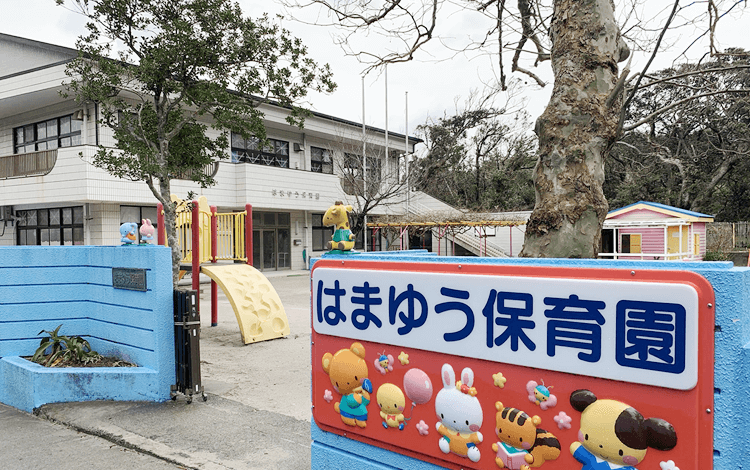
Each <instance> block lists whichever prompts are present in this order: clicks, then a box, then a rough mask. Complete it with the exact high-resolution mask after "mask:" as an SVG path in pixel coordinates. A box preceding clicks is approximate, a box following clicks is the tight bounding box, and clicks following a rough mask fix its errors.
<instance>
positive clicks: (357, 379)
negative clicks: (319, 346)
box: [323, 343, 372, 428]
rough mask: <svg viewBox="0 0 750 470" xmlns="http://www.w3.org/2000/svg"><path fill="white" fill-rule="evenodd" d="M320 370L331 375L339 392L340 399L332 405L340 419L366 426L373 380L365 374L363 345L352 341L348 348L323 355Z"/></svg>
mask: <svg viewBox="0 0 750 470" xmlns="http://www.w3.org/2000/svg"><path fill="white" fill-rule="evenodd" d="M323 370H324V371H325V373H326V374H328V377H329V378H330V379H331V385H333V388H334V389H335V390H336V391H337V392H338V393H340V394H341V402H336V403H335V404H334V405H333V408H334V409H335V410H336V412H337V413H339V414H340V415H341V421H343V422H344V424H346V425H349V426H359V427H360V428H364V427H366V426H367V405H368V404H369V403H370V393H372V383H371V382H370V379H368V378H367V363H366V362H365V348H364V346H362V345H361V344H360V343H352V346H351V347H350V348H349V349H341V350H339V351H338V352H336V353H335V354H331V353H325V354H324V355H323Z"/></svg>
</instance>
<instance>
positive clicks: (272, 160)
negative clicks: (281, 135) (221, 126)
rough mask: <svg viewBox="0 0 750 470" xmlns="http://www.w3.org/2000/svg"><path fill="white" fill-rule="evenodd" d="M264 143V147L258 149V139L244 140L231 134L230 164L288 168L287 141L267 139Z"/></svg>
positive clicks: (235, 134)
mask: <svg viewBox="0 0 750 470" xmlns="http://www.w3.org/2000/svg"><path fill="white" fill-rule="evenodd" d="M266 142H267V143H266V145H265V146H264V147H263V148H262V149H260V148H259V146H260V145H259V144H260V139H258V138H257V137H250V138H249V139H244V138H243V137H242V136H241V135H240V134H237V133H235V132H232V135H231V139H230V145H231V153H232V163H253V164H256V165H265V166H275V167H279V168H289V141H286V140H281V139H272V138H269V139H266Z"/></svg>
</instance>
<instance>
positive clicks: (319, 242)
mask: <svg viewBox="0 0 750 470" xmlns="http://www.w3.org/2000/svg"><path fill="white" fill-rule="evenodd" d="M333 230H334V227H324V226H323V214H313V215H312V249H313V251H322V250H326V249H327V247H326V243H328V242H329V241H331V237H332V236H333Z"/></svg>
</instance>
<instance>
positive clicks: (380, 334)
mask: <svg viewBox="0 0 750 470" xmlns="http://www.w3.org/2000/svg"><path fill="white" fill-rule="evenodd" d="M340 274H341V273H340V270H337V269H330V268H329V269H326V268H320V269H316V270H315V272H314V276H313V286H312V288H313V299H314V301H313V310H314V315H313V323H314V327H315V330H316V331H317V332H319V333H323V334H328V335H334V336H340V337H346V338H353V339H361V340H367V341H379V342H387V343H390V344H393V345H398V346H411V347H415V348H419V349H423V350H427V351H435V352H442V353H447V354H453V355H457V356H467V357H475V358H479V359H487V360H490V361H496V362H504V363H512V364H517V365H522V366H528V367H536V368H539V369H546V370H555V371H560V372H568V373H573V374H579V375H587V376H592V377H601V378H607V379H613V380H620V381H624V382H634V383H642V384H649V385H657V386H660V387H666V388H674V389H680V390H689V389H691V388H693V387H694V386H695V384H696V381H697V376H698V375H697V370H698V357H697V354H698V350H697V348H695V347H688V345H693V346H694V345H695V344H696V343H697V338H698V315H697V311H698V296H697V293H696V291H695V289H694V288H692V287H691V286H689V285H685V284H663V283H658V284H656V283H646V282H633V281H615V280H596V279H573V280H571V279H559V278H543V277H507V276H506V277H495V276H486V275H481V274H475V275H471V274H466V275H459V276H456V275H453V274H448V273H434V272H419V273H415V272H389V271H382V270H356V271H352V272H350V273H347V275H346V276H341V275H340ZM386 338H387V339H386Z"/></svg>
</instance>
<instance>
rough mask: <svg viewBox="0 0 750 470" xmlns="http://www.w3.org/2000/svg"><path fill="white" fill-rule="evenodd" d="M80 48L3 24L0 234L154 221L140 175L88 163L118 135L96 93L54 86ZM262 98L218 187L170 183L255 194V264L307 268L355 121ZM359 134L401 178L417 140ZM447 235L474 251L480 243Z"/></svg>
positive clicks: (371, 170)
mask: <svg viewBox="0 0 750 470" xmlns="http://www.w3.org/2000/svg"><path fill="white" fill-rule="evenodd" d="M76 55H77V51H76V50H74V49H70V48H66V47H61V46H57V45H52V44H47V43H43V42H39V41H34V40H29V39H25V38H20V37H15V36H9V35H5V34H0V245H84V244H85V245H118V244H119V243H120V234H119V230H118V229H119V226H120V224H121V223H123V222H137V223H139V222H140V221H141V219H145V218H149V219H151V220H152V222H154V223H155V222H156V219H157V217H156V202H157V201H156V199H155V198H154V196H153V194H152V193H151V191H150V190H149V188H148V187H147V185H146V183H144V182H141V181H128V180H124V179H119V178H116V177H114V176H111V175H110V174H108V173H107V172H105V171H104V170H102V169H99V168H96V167H94V166H93V165H91V164H90V163H89V161H90V157H91V156H92V155H93V154H94V152H95V151H96V149H97V147H98V146H104V147H114V146H115V142H114V137H113V132H112V130H111V129H110V128H108V127H106V126H104V125H102V124H101V123H99V117H100V112H101V110H100V109H99V105H98V104H97V103H89V104H86V105H85V106H80V105H77V104H76V103H75V102H74V101H73V100H72V98H64V97H63V96H62V95H61V94H60V92H61V91H63V90H64V89H65V87H64V82H65V81H66V79H67V77H66V75H65V68H66V65H67V63H68V62H69V61H70V60H71V59H73V58H74V57H76ZM261 109H262V111H263V113H264V115H265V126H266V129H267V135H268V146H266V147H265V148H262V149H258V148H257V146H255V145H254V142H252V141H247V140H244V139H242V138H241V136H239V135H232V136H231V143H230V148H227V149H226V153H227V159H225V160H222V161H220V162H215V163H214V164H213V166H212V167H211V168H210V169H209V171H212V172H215V179H216V182H217V184H216V185H215V186H212V187H210V188H207V189H201V188H200V186H199V185H197V184H195V183H193V182H191V181H189V180H179V179H175V180H172V192H173V193H174V194H175V195H177V196H180V197H185V196H186V195H187V194H188V192H190V191H192V192H194V193H195V194H197V195H204V196H206V197H207V199H208V202H209V204H211V205H214V206H217V208H218V211H219V212H235V211H238V212H239V211H243V210H244V209H245V205H246V204H251V205H252V207H253V240H254V249H253V251H254V256H253V262H254V265H255V266H256V267H257V268H258V269H261V270H264V271H267V270H283V269H295V270H297V269H304V268H305V267H306V266H307V264H306V260H308V259H309V258H310V257H312V256H316V255H319V254H321V253H323V251H324V250H325V242H326V241H327V240H329V239H330V234H331V229H330V228H325V227H323V226H322V215H323V213H324V212H325V210H326V209H327V208H328V207H329V206H331V205H332V204H333V203H334V202H335V201H338V200H341V201H344V202H345V203H348V204H351V203H352V202H353V198H354V196H353V195H351V194H347V191H345V187H346V186H347V184H344V183H345V180H344V179H343V178H342V177H341V174H340V173H341V171H342V169H343V168H346V160H347V159H348V158H358V159H360V161H361V153H362V139H363V137H362V125H361V124H360V123H356V122H351V121H347V120H345V119H341V118H337V117H334V116H329V115H326V114H322V113H316V112H313V113H312V115H311V116H310V117H308V118H307V119H306V120H305V126H304V128H302V129H300V128H297V127H294V126H290V125H289V124H288V123H287V122H286V120H285V118H286V116H287V110H286V109H284V108H282V107H278V106H273V105H262V106H261ZM209 132H210V131H209ZM365 140H366V149H367V150H366V152H367V155H368V158H367V170H366V172H367V178H368V179H369V180H370V181H372V179H371V178H378V179H382V180H383V181H384V184H388V178H398V177H403V173H402V174H401V175H399V174H398V172H397V171H394V170H395V169H398V168H401V171H402V172H403V167H404V154H405V152H406V153H409V154H411V153H413V152H414V147H415V145H417V144H419V143H420V142H421V140H420V139H418V138H416V137H411V136H410V137H408V139H407V138H406V136H404V135H403V134H397V133H392V132H391V133H389V142H388V158H387V161H386V156H385V153H386V152H385V147H386V133H385V131H384V130H382V129H376V128H372V127H370V126H368V127H367V128H366V138H365ZM407 140H408V148H407ZM345 154H346V158H345V156H344V155H345ZM337 163H338V164H337ZM386 169H389V170H388V172H387V173H388V174H386ZM349 192H352V191H349ZM405 200H406V198H405V197H400V201H399V202H398V203H396V204H392V205H383V206H379V207H377V208H376V209H375V210H374V211H373V212H372V215H373V216H377V215H385V214H391V215H393V214H396V215H398V214H405V213H406V212H407V208H406V203H405V202H403V201H405ZM410 200H411V201H412V203H411V210H410V212H412V213H413V212H415V211H419V210H428V211H429V210H430V209H434V210H442V211H444V210H445V209H446V208H449V207H448V206H446V205H444V204H443V203H441V202H440V201H437V200H436V199H434V198H431V197H429V196H427V195H425V194H423V193H419V192H413V193H412V194H411V197H410ZM353 205H354V204H353ZM355 207H356V205H355ZM449 209H450V208H449ZM368 236H369V238H368V242H367V244H368V249H372V248H373V247H374V248H375V249H376V250H381V249H394V246H386V243H385V240H384V239H383V237H382V236H381V235H380V234H376V235H375V236H374V237H373V236H372V230H370V232H369V234H368ZM432 239H433V240H431V241H430V242H428V246H427V248H428V249H432V251H437V249H436V243H438V240H437V237H435V236H433V237H432ZM521 239H522V236H521V237H519V236H517V237H516V240H515V241H513V244H514V245H515V244H518V240H521ZM442 242H443V243H444V244H446V243H448V241H447V240H443V241H442ZM454 242H455V243H456V244H457V245H464V248H465V250H467V251H468V252H473V253H475V254H481V253H480V250H479V249H478V248H479V247H478V243H479V242H477V246H476V247H472V246H470V245H472V243H471V242H470V241H464V242H462V241H459V240H451V241H450V243H454ZM483 243H485V244H486V239H485V240H484V241H483ZM360 244H361V241H360ZM402 246H403V245H402ZM398 248H399V246H398V245H396V246H395V249H398ZM511 248H512V247H511ZM518 249H520V248H518V247H517V248H516V253H517V251H518ZM446 251H447V250H444V251H443V253H446ZM511 251H512V249H511ZM485 252H486V251H485ZM505 252H506V253H507V252H508V250H507V249H506V250H505ZM514 254H515V253H514Z"/></svg>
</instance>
